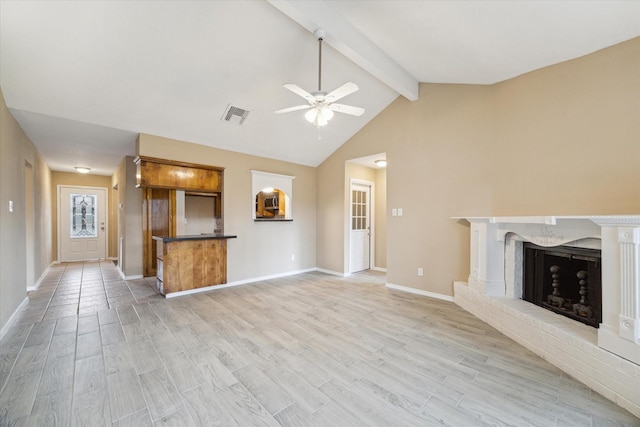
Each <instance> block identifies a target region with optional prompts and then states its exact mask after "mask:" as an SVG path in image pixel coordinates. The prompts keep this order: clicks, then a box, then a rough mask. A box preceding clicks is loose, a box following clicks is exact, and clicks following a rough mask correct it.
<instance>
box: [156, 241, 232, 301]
mask: <svg viewBox="0 0 640 427" xmlns="http://www.w3.org/2000/svg"><path fill="white" fill-rule="evenodd" d="M235 237H236V236H178V237H174V238H170V237H157V236H154V237H153V239H154V240H155V242H156V245H157V257H158V259H157V263H158V274H157V276H156V280H157V287H158V291H159V292H160V293H162V294H163V295H167V294H170V293H173V292H181V291H188V290H192V289H197V288H204V287H208V286H215V285H220V284H224V283H227V239H232V238H235Z"/></svg>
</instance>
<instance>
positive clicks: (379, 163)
mask: <svg viewBox="0 0 640 427" xmlns="http://www.w3.org/2000/svg"><path fill="white" fill-rule="evenodd" d="M374 163H375V164H376V166H378V167H379V168H384V167H387V161H386V160H385V159H380V160H376V161H375V162H374Z"/></svg>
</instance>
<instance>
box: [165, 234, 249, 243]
mask: <svg viewBox="0 0 640 427" xmlns="http://www.w3.org/2000/svg"><path fill="white" fill-rule="evenodd" d="M236 237H238V236H230V235H227V234H215V233H203V234H193V235H186V236H175V237H166V236H153V239H155V240H162V242H163V243H166V242H177V241H180V240H214V239H235V238H236Z"/></svg>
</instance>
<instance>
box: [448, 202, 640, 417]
mask: <svg viewBox="0 0 640 427" xmlns="http://www.w3.org/2000/svg"><path fill="white" fill-rule="evenodd" d="M455 219H457V220H460V219H466V220H467V221H468V222H469V223H470V224H471V233H470V235H471V236H470V274H469V279H468V282H455V283H454V295H455V297H454V301H455V303H456V304H458V305H460V306H461V307H462V308H464V309H465V310H467V311H469V312H471V313H473V314H474V315H475V316H477V317H479V318H480V319H482V320H484V321H486V322H487V323H489V324H490V325H492V326H494V327H495V328H496V329H498V330H500V331H501V332H503V333H504V334H505V335H507V336H509V337H511V338H512V339H514V340H515V341H517V342H518V343H520V344H521V345H523V346H525V347H527V348H528V349H530V350H531V351H533V352H535V353H537V354H538V355H540V356H541V357H543V358H544V359H546V360H548V361H550V362H551V363H553V364H554V365H556V366H558V367H559V368H560V369H562V370H563V371H565V372H567V373H568V374H570V375H572V376H573V377H575V378H576V379H578V380H579V381H582V382H583V383H585V384H586V385H588V386H589V387H591V388H592V389H593V390H595V391H597V392H599V393H600V394H602V395H604V396H606V397H608V398H609V399H611V400H613V401H615V402H616V403H618V404H619V405H620V406H622V407H624V408H625V409H627V410H629V411H630V412H632V413H633V414H635V415H636V416H638V417H640V215H637V216H636V215H617V216H541V217H482V218H479V217H473V218H455ZM523 242H530V243H533V244H535V245H537V246H540V247H546V248H554V247H560V246H562V245H567V244H569V245H571V246H578V247H586V248H594V249H600V250H601V257H602V258H601V259H602V283H601V286H602V321H601V323H600V324H599V328H598V329H595V328H593V327H590V326H587V325H585V324H582V323H578V322H576V321H575V320H572V319H570V318H566V317H563V316H560V315H559V314H556V313H554V312H551V311H549V310H546V309H544V308H542V307H539V306H537V305H534V304H531V303H529V302H527V301H524V300H523V299H522V296H523V288H522V283H523V267H522V258H523V253H522V247H523Z"/></svg>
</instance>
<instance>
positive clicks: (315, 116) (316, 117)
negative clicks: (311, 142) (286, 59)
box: [275, 28, 364, 128]
mask: <svg viewBox="0 0 640 427" xmlns="http://www.w3.org/2000/svg"><path fill="white" fill-rule="evenodd" d="M313 34H314V35H315V36H316V38H317V39H318V90H317V91H316V92H313V93H309V92H307V91H306V90H304V89H302V88H301V87H299V86H298V85H295V84H293V83H287V84H285V85H284V87H285V88H286V89H288V90H290V91H291V92H293V93H295V94H296V95H299V96H301V97H303V98H304V99H306V100H307V102H308V103H309V105H296V106H295V107H289V108H283V109H281V110H277V111H275V113H276V114H281V113H289V112H292V111H298V110H309V111H307V112H306V113H305V115H304V117H305V119H306V120H307V121H308V122H309V123H312V124H313V126H315V127H316V128H319V127H322V126H326V125H327V123H328V122H329V120H331V119H332V118H333V116H334V111H336V112H338V113H344V114H349V115H352V116H357V117H359V116H361V115H363V114H364V108H360V107H353V106H351V105H343V104H336V103H335V101H337V100H339V99H341V98H344V97H345V96H347V95H351V94H352V93H354V92H356V91H357V90H358V89H359V88H358V85H356V84H355V83H352V82H347V83H345V84H343V85H342V86H340V87H339V88H337V89H335V90H333V91H331V92H329V93H327V92H323V91H322V40H323V39H324V38H325V37H326V33H325V31H324V30H323V29H320V28H319V29H317V30H316V31H314V33H313Z"/></svg>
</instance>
